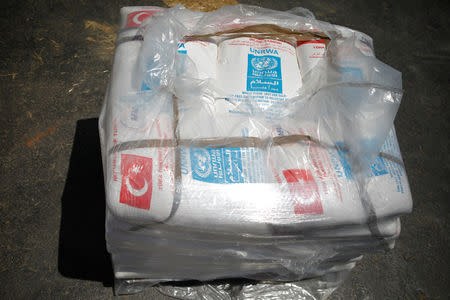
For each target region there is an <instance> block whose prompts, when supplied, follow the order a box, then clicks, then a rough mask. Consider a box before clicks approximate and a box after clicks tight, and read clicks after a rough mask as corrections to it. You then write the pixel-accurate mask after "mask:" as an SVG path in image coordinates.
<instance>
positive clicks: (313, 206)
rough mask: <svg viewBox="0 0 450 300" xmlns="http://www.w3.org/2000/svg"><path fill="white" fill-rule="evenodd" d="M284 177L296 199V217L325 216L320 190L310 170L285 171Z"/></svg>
mask: <svg viewBox="0 0 450 300" xmlns="http://www.w3.org/2000/svg"><path fill="white" fill-rule="evenodd" d="M283 175H284V178H286V181H287V183H288V185H289V190H290V192H291V195H292V197H293V198H294V213H295V214H296V215H308V214H323V208H322V203H321V201H320V195H319V188H318V186H317V183H316V181H315V180H314V177H313V175H312V173H311V171H310V170H305V169H290V170H284V171H283Z"/></svg>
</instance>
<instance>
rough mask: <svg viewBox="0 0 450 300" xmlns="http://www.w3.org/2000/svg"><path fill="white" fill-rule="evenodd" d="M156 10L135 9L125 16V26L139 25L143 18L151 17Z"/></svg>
mask: <svg viewBox="0 0 450 300" xmlns="http://www.w3.org/2000/svg"><path fill="white" fill-rule="evenodd" d="M157 12H158V11H157V10H140V11H135V12H132V13H130V14H128V16H127V25H126V27H127V28H128V27H139V25H141V24H142V22H144V20H145V19H147V18H149V17H151V16H152V15H153V14H155V13H157Z"/></svg>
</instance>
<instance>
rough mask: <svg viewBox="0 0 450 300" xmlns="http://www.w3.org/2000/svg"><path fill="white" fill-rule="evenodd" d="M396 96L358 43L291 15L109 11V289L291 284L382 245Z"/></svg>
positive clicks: (396, 86) (236, 9) (394, 229)
mask: <svg viewBox="0 0 450 300" xmlns="http://www.w3.org/2000/svg"><path fill="white" fill-rule="evenodd" d="M401 96H402V90H401V73H400V72H398V71H396V70H394V69H392V68H391V67H389V66H387V65H385V64H383V63H382V62H380V61H379V60H377V59H376V58H375V55H374V52H373V46H372V39H371V38H370V37H369V36H367V35H365V34H363V33H360V32H357V31H354V30H351V29H348V28H345V27H341V26H336V25H331V24H329V23H325V22H321V21H318V20H316V19H314V17H313V16H312V14H310V13H309V12H308V11H306V10H304V9H296V10H293V11H291V12H278V11H272V10H267V9H262V8H258V7H253V6H241V5H238V6H230V7H225V8H222V9H219V10H217V11H214V12H211V13H200V12H192V11H189V10H186V9H184V8H183V7H175V8H171V9H162V8H158V7H126V8H123V9H122V10H121V25H120V29H119V33H118V37H117V46H116V51H115V56H114V63H113V69H112V74H111V78H110V84H109V86H108V90H107V93H106V97H105V102H104V105H103V109H102V113H101V116H100V121H99V126H100V137H101V144H102V158H103V166H104V175H105V186H106V198H107V219H106V241H107V246H108V250H109V252H110V253H111V256H112V260H113V265H114V274H115V277H116V278H117V279H118V282H119V285H118V288H117V289H116V290H117V292H118V293H131V292H133V291H136V290H137V289H138V287H140V286H141V283H142V282H146V283H149V284H156V283H159V282H166V281H180V280H191V279H193V280H201V281H207V280H213V279H222V278H236V277H238V278H247V279H254V280H265V281H275V282H285V281H297V280H302V279H305V278H314V277H320V276H325V275H329V274H338V273H339V272H343V271H346V270H350V269H351V268H353V267H354V266H355V263H356V262H357V261H358V260H359V259H361V257H362V254H363V253H368V252H373V251H384V250H386V249H390V248H393V246H394V243H395V240H396V239H397V238H398V236H399V233H400V220H399V216H400V215H402V214H406V213H409V212H410V211H411V207H412V200H411V193H410V189H409V185H408V180H407V177H406V173H405V169H404V166H403V162H402V158H401V154H400V150H399V146H398V142H397V137H396V135H395V129H394V126H393V120H394V117H395V114H396V111H397V109H398V106H399V104H400V100H401ZM131 279H132V280H131ZM121 282H122V283H125V282H126V283H128V285H126V284H125V285H123V286H124V288H123V289H121V288H120V283H121ZM130 283H131V284H130Z"/></svg>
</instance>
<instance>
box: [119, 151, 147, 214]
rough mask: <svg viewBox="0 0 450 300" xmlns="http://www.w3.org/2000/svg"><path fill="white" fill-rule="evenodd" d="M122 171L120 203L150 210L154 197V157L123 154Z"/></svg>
mask: <svg viewBox="0 0 450 300" xmlns="http://www.w3.org/2000/svg"><path fill="white" fill-rule="evenodd" d="M120 173H121V174H122V186H121V187H120V203H123V204H126V205H129V206H133V207H137V208H141V209H147V210H149V209H150V201H151V199H152V159H151V158H148V157H142V156H137V155H131V154H122V155H121V167H120Z"/></svg>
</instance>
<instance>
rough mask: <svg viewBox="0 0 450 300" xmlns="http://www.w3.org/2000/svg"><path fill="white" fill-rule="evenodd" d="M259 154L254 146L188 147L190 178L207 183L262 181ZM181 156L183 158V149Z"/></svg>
mask: <svg viewBox="0 0 450 300" xmlns="http://www.w3.org/2000/svg"><path fill="white" fill-rule="evenodd" d="M183 153H184V154H183ZM261 155H262V154H261V153H260V152H259V151H258V150H257V149H254V148H202V149H200V148H195V149H190V154H189V156H190V157H189V158H190V161H191V171H192V178H193V179H195V180H198V181H203V182H209V183H250V182H262V177H263V171H262V167H261V164H260V163H259V162H260V161H261V160H262V157H261ZM181 156H182V160H183V157H185V156H186V153H185V150H183V151H182V153H181ZM183 165H185V163H183V162H182V169H183Z"/></svg>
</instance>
